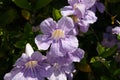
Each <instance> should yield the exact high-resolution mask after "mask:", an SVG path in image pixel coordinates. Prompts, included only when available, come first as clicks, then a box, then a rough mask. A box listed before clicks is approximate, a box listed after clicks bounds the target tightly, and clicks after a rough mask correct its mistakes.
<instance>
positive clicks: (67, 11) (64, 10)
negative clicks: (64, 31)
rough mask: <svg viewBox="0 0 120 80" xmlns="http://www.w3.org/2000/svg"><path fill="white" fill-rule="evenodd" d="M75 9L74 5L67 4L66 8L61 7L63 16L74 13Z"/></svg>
mask: <svg viewBox="0 0 120 80" xmlns="http://www.w3.org/2000/svg"><path fill="white" fill-rule="evenodd" d="M73 13H74V10H73V8H72V6H65V7H64V8H62V9H61V14H62V16H70V15H73Z"/></svg>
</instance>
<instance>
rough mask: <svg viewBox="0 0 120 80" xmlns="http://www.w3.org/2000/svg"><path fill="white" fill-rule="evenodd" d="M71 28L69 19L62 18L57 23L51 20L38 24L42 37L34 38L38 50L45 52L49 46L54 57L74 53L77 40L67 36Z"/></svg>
mask: <svg viewBox="0 0 120 80" xmlns="http://www.w3.org/2000/svg"><path fill="white" fill-rule="evenodd" d="M73 27H74V24H73V20H72V19H71V18H69V17H62V18H61V19H60V20H59V21H58V23H56V22H55V21H53V19H52V18H48V19H46V20H44V21H43V22H42V23H41V24H40V28H41V31H42V32H43V35H38V36H37V37H36V38H35V43H36V45H37V47H38V49H39V50H47V49H48V48H49V47H50V46H51V47H50V51H51V52H52V55H53V56H55V57H58V56H64V55H65V53H66V52H68V51H72V50H73V51H74V50H75V49H76V48H77V47H78V40H77V38H76V36H75V35H72V34H71V35H70V34H69V32H70V31H71V30H72V29H73Z"/></svg>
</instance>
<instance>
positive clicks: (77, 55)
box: [68, 48, 85, 62]
mask: <svg viewBox="0 0 120 80" xmlns="http://www.w3.org/2000/svg"><path fill="white" fill-rule="evenodd" d="M84 53H85V52H84V50H82V49H80V48H78V49H76V50H75V51H74V52H72V53H68V55H69V57H70V59H71V60H72V61H73V62H80V60H81V59H82V58H83V57H84Z"/></svg>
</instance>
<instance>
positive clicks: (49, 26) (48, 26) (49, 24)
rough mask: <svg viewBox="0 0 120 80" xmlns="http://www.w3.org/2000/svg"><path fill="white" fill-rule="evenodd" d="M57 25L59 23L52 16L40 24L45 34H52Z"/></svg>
mask: <svg viewBox="0 0 120 80" xmlns="http://www.w3.org/2000/svg"><path fill="white" fill-rule="evenodd" d="M56 26H57V23H56V22H55V21H54V20H53V19H52V18H47V19H45V20H44V21H43V22H41V24H40V28H41V31H42V32H43V34H51V32H52V31H53V30H54V29H55V28H56Z"/></svg>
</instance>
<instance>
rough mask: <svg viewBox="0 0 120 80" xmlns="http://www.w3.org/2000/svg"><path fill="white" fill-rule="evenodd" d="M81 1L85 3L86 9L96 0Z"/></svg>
mask: <svg viewBox="0 0 120 80" xmlns="http://www.w3.org/2000/svg"><path fill="white" fill-rule="evenodd" d="M81 2H82V3H83V4H85V5H86V8H87V9H89V8H91V7H92V6H93V5H94V4H95V2H96V0H82V1H81Z"/></svg>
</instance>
